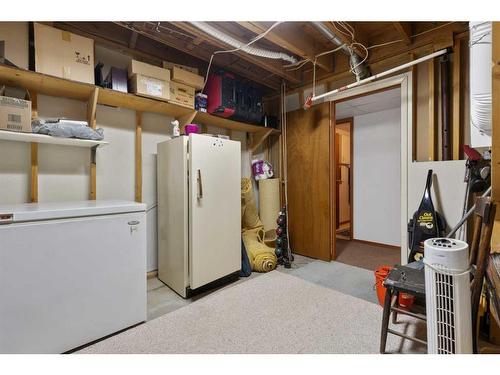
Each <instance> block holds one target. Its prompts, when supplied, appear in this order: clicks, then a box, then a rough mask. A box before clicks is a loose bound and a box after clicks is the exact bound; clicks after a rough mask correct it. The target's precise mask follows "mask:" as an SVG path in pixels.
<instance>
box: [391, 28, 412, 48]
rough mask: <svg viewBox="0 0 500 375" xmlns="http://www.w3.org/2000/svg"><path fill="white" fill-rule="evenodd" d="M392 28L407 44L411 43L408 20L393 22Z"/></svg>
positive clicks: (410, 30) (410, 29)
mask: <svg viewBox="0 0 500 375" xmlns="http://www.w3.org/2000/svg"><path fill="white" fill-rule="evenodd" d="M392 24H393V25H394V28H395V29H396V31H397V32H398V34H399V35H400V36H401V39H403V40H404V42H405V43H406V45H407V46H409V45H410V44H411V36H412V35H413V34H412V26H411V23H410V22H393V23H392Z"/></svg>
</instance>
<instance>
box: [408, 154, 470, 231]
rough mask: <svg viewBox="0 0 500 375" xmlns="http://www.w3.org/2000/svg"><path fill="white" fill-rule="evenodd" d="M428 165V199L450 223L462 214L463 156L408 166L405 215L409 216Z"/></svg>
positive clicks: (419, 199) (463, 191) (417, 203)
mask: <svg viewBox="0 0 500 375" xmlns="http://www.w3.org/2000/svg"><path fill="white" fill-rule="evenodd" d="M429 169H432V171H433V174H434V176H433V180H432V189H431V196H432V203H434V208H435V209H436V211H438V212H439V213H441V214H442V215H443V216H444V217H445V219H446V222H447V224H448V227H454V226H455V224H457V223H458V222H459V221H460V219H461V218H462V207H463V202H464V198H465V189H466V184H465V183H464V174H465V160H448V161H428V162H427V161H426V162H413V163H411V164H410V166H409V168H408V218H409V219H410V218H412V217H413V213H414V212H415V211H416V210H417V208H418V206H419V204H420V201H421V199H422V196H423V194H424V187H425V181H426V179H427V171H428V170H429Z"/></svg>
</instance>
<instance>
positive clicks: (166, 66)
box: [163, 61, 198, 74]
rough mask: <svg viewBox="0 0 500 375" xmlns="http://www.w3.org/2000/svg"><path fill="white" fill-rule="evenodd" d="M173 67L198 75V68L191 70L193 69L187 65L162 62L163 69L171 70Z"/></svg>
mask: <svg viewBox="0 0 500 375" xmlns="http://www.w3.org/2000/svg"><path fill="white" fill-rule="evenodd" d="M174 66H175V67H177V68H180V69H184V70H187V71H188V72H191V73H194V74H198V68H193V67H191V66H187V65H181V64H176V63H173V62H170V61H164V62H163V67H164V68H165V69H170V70H172V69H173V68H174Z"/></svg>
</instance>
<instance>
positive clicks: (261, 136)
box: [250, 129, 273, 153]
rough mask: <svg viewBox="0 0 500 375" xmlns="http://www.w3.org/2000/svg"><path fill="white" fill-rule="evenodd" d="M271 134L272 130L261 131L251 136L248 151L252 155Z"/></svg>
mask: <svg viewBox="0 0 500 375" xmlns="http://www.w3.org/2000/svg"><path fill="white" fill-rule="evenodd" d="M272 132H273V129H266V130H263V131H260V132H258V133H254V134H252V137H251V143H250V151H251V152H252V153H254V152H255V150H256V149H257V148H258V147H259V146H260V145H261V144H262V142H264V141H265V140H266V139H267V137H269V135H270V134H271V133H272Z"/></svg>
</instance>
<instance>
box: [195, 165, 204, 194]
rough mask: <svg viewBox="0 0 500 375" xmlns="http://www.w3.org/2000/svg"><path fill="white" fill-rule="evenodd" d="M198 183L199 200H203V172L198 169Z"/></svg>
mask: <svg viewBox="0 0 500 375" xmlns="http://www.w3.org/2000/svg"><path fill="white" fill-rule="evenodd" d="M196 181H197V183H198V199H202V198H203V182H202V181H201V170H200V169H198V176H197V177H196Z"/></svg>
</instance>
